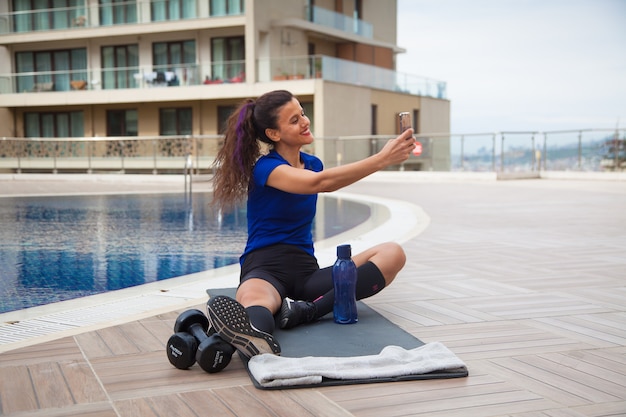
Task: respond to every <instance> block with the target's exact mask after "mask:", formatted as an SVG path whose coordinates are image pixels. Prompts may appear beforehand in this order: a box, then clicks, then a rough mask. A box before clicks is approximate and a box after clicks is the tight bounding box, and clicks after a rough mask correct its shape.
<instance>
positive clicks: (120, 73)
mask: <svg viewBox="0 0 626 417" xmlns="http://www.w3.org/2000/svg"><path fill="white" fill-rule="evenodd" d="M313 78H321V79H324V80H326V81H334V82H338V83H345V84H353V85H360V86H367V87H371V88H377V89H381V90H387V91H397V92H402V93H407V94H414V95H420V96H428V97H435V98H441V99H445V98H446V83H445V82H443V81H437V80H433V79H429V78H424V77H418V76H414V75H410V74H404V73H400V72H396V71H391V70H388V69H384V68H380V67H375V66H372V65H365V64H360V63H357V62H353V61H346V60H343V59H338V58H333V57H327V56H322V55H311V56H301V57H290V58H275V59H259V61H258V65H257V81H259V82H269V81H279V80H280V81H282V80H298V79H313ZM246 80H247V79H246V74H245V61H243V60H236V61H221V62H213V63H211V64H210V65H208V66H200V65H196V64H179V65H175V66H171V65H167V66H166V65H161V66H158V65H157V66H149V67H147V66H137V67H122V68H95V69H84V70H73V71H39V72H21V73H17V74H0V94H14V93H33V92H54V91H71V90H94V89H95V90H99V89H105V90H115V89H127V88H152V87H177V86H189V85H200V84H222V83H240V82H245V81H246Z"/></svg>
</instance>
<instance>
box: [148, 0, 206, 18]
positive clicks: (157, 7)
mask: <svg viewBox="0 0 626 417" xmlns="http://www.w3.org/2000/svg"><path fill="white" fill-rule="evenodd" d="M196 15H197V11H196V0H152V2H151V3H150V17H151V18H152V21H153V22H161V21H164V20H179V19H191V18H193V17H196Z"/></svg>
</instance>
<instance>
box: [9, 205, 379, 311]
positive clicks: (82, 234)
mask: <svg viewBox="0 0 626 417" xmlns="http://www.w3.org/2000/svg"><path fill="white" fill-rule="evenodd" d="M210 200H211V194H210V193H194V194H193V196H192V197H189V196H185V195H184V194H138V195H97V196H93V195H90V196H63V197H6V198H0V313H4V312H8V311H14V310H20V309H24V308H28V307H34V306H39V305H44V304H49V303H53V302H57V301H63V300H68V299H74V298H79V297H83V296H87V295H92V294H99V293H104V292H107V291H112V290H118V289H122V288H128V287H132V286H136V285H141V284H145V283H149V282H154V281H159V280H164V279H168V278H173V277H177V276H181V275H187V274H191V273H195V272H200V271H204V270H209V269H214V268H219V267H222V266H226V265H230V264H234V263H237V262H238V260H239V255H240V254H241V252H242V250H243V248H244V246H245V241H246V226H247V222H246V210H245V207H243V208H241V207H240V208H238V209H236V210H235V211H233V212H232V213H229V214H227V215H224V216H223V217H221V218H220V216H218V215H217V213H215V211H214V210H213V209H212V208H211V207H210V205H209V203H210ZM320 215H323V223H321V224H323V227H314V228H313V230H314V238H315V239H316V240H318V239H324V238H328V237H331V236H333V235H335V234H338V233H340V232H342V231H345V230H348V229H350V228H352V227H354V226H356V225H358V224H359V223H361V222H363V221H365V220H366V219H367V218H368V217H369V215H370V210H369V207H368V206H367V205H364V204H361V203H356V202H351V201H342V200H340V199H335V198H330V197H324V196H320V198H319V202H318V216H320ZM318 221H319V220H318Z"/></svg>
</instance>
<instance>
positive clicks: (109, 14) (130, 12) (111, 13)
mask: <svg viewBox="0 0 626 417" xmlns="http://www.w3.org/2000/svg"><path fill="white" fill-rule="evenodd" d="M99 3H100V25H101V26H108V25H121V24H125V23H137V1H136V0H100V2H99Z"/></svg>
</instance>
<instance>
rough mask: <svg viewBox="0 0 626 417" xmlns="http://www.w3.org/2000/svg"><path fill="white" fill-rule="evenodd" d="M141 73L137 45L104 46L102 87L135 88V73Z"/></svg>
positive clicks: (106, 88)
mask: <svg viewBox="0 0 626 417" xmlns="http://www.w3.org/2000/svg"><path fill="white" fill-rule="evenodd" d="M138 73H139V48H138V46H137V45H117V46H104V47H102V88H103V89H105V90H108V89H116V88H133V87H136V85H135V74H138Z"/></svg>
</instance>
